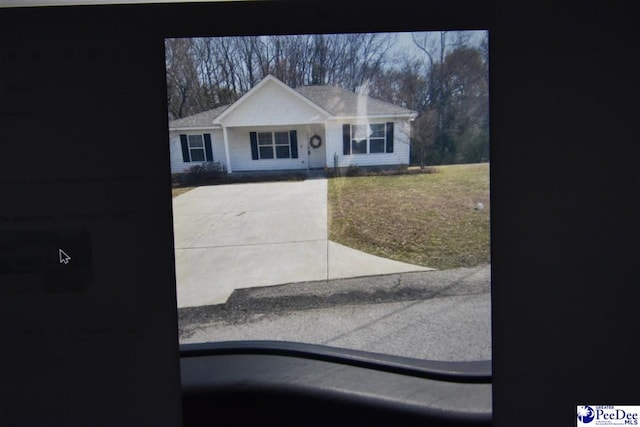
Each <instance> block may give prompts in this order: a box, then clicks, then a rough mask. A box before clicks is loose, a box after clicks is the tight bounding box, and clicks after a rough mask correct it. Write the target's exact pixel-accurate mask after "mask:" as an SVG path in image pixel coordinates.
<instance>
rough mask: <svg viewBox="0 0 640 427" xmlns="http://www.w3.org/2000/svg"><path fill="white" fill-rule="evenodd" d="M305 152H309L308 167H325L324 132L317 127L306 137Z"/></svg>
mask: <svg viewBox="0 0 640 427" xmlns="http://www.w3.org/2000/svg"><path fill="white" fill-rule="evenodd" d="M307 153H308V154H309V168H311V169H316V168H323V167H325V166H326V165H325V153H326V149H325V141H324V132H321V131H320V130H319V129H318V130H315V131H313V132H311V133H310V134H309V138H308V139H307Z"/></svg>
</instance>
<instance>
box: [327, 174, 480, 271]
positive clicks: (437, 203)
mask: <svg viewBox="0 0 640 427" xmlns="http://www.w3.org/2000/svg"><path fill="white" fill-rule="evenodd" d="M437 169H438V172H437V173H432V174H418V175H399V176H365V177H350V178H348V177H339V178H332V179H330V180H329V238H330V239H331V240H333V241H335V242H338V243H341V244H343V245H345V246H349V247H352V248H355V249H359V250H361V251H364V252H368V253H371V254H375V255H379V256H382V257H385V258H390V259H395V260H398V261H403V262H408V263H412V264H417V265H422V266H426V267H434V268H438V269H447V268H456V267H471V266H477V265H481V264H485V263H489V262H490V251H489V246H490V226H489V212H490V203H489V165H488V164H486V163H484V164H473V165H451V166H438V167H437ZM477 203H482V204H483V205H484V209H482V210H476V209H475V207H476V205H477Z"/></svg>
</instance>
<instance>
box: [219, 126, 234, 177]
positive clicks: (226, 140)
mask: <svg viewBox="0 0 640 427" xmlns="http://www.w3.org/2000/svg"><path fill="white" fill-rule="evenodd" d="M222 139H223V140H224V156H225V158H226V159H227V173H232V172H233V169H232V168H231V156H230V155H229V138H228V136H227V128H226V127H225V126H223V127H222Z"/></svg>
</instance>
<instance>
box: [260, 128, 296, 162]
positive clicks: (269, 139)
mask: <svg viewBox="0 0 640 427" xmlns="http://www.w3.org/2000/svg"><path fill="white" fill-rule="evenodd" d="M250 137H251V155H252V158H253V160H263V159H297V158H298V148H297V137H296V131H295V130H291V131H279V132H251V133H250Z"/></svg>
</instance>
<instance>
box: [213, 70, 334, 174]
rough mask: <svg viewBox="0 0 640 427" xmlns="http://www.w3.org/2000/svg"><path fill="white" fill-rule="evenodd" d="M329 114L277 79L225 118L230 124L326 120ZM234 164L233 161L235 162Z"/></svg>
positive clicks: (255, 124) (222, 120)
mask: <svg viewBox="0 0 640 427" xmlns="http://www.w3.org/2000/svg"><path fill="white" fill-rule="evenodd" d="M326 116H327V115H326V114H325V113H324V112H323V111H322V110H321V109H319V108H316V107H314V106H312V105H310V104H309V103H307V102H305V101H304V100H303V99H301V97H300V96H298V95H297V94H296V93H295V92H290V91H288V90H286V89H285V88H283V87H282V86H280V85H278V84H277V83H276V82H273V81H268V82H266V83H265V84H264V85H263V86H262V87H260V88H258V89H257V90H256V91H255V92H254V93H253V94H251V97H250V98H248V99H245V100H244V101H243V102H241V103H240V104H238V105H237V106H236V107H235V108H234V109H233V111H230V112H229V113H228V115H227V116H225V117H222V118H221V120H220V121H221V123H222V124H223V125H224V126H226V127H235V126H262V125H274V126H278V125H291V124H300V123H323V122H324V120H325V119H326ZM232 164H233V161H232Z"/></svg>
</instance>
